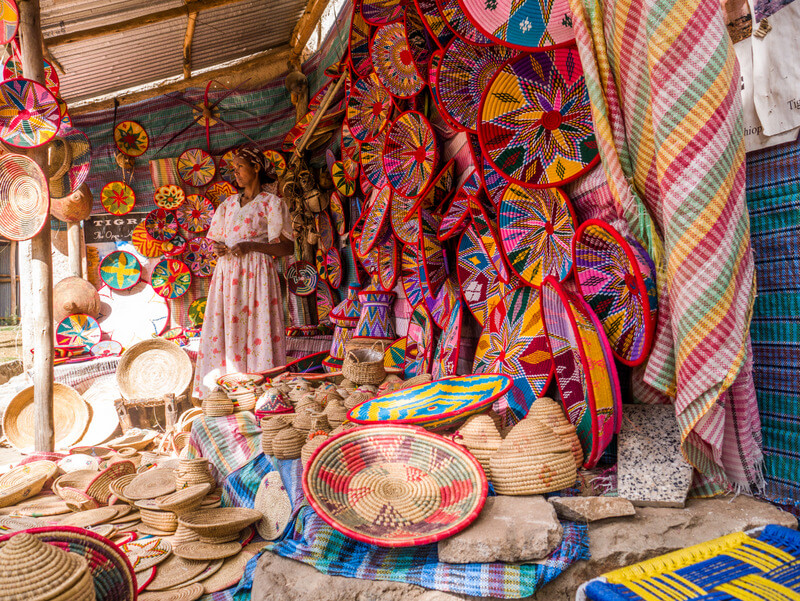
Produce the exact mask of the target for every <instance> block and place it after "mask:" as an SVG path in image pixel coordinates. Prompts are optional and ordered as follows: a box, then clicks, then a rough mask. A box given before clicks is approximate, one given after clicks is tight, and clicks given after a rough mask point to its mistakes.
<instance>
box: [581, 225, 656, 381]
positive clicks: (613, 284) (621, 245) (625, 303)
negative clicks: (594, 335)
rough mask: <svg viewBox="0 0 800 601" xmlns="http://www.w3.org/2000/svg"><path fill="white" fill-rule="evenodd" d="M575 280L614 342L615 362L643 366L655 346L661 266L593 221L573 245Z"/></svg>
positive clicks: (643, 251)
mask: <svg viewBox="0 0 800 601" xmlns="http://www.w3.org/2000/svg"><path fill="white" fill-rule="evenodd" d="M572 254H573V260H574V261H575V280H576V282H577V285H578V290H579V292H580V293H581V295H582V296H583V298H584V300H586V302H587V303H589V306H590V307H591V308H592V310H593V311H594V312H595V314H596V315H597V317H598V318H599V319H600V322H601V323H602V324H603V329H604V330H605V332H606V335H607V336H608V342H609V344H610V345H611V350H612V352H613V353H614V356H615V357H616V358H617V359H619V360H620V361H621V362H622V363H625V364H626V365H639V364H640V363H642V362H643V361H644V360H645V359H646V358H647V354H648V352H649V351H650V347H651V345H652V343H653V335H654V333H655V325H656V314H657V311H658V291H657V289H656V282H655V266H654V265H653V262H652V260H651V259H650V257H649V256H648V255H647V251H645V250H644V249H643V248H642V247H641V246H640V245H639V244H638V243H637V242H636V241H635V240H633V239H632V238H631V239H626V238H625V237H623V236H622V234H620V233H619V232H618V231H617V230H615V229H614V228H613V227H612V226H611V225H609V224H607V223H604V222H602V221H599V220H597V219H592V220H589V221H586V222H584V223H583V224H581V226H580V227H579V228H578V231H577V232H576V234H575V238H574V240H573V242H572Z"/></svg>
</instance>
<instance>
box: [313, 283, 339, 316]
mask: <svg viewBox="0 0 800 601" xmlns="http://www.w3.org/2000/svg"><path fill="white" fill-rule="evenodd" d="M335 306H336V299H335V298H334V292H333V290H332V289H331V286H330V284H328V282H326V281H324V280H322V279H318V280H317V320H318V321H319V323H324V322H326V321H329V320H330V319H329V317H328V316H329V315H330V313H331V311H333V308H334V307H335Z"/></svg>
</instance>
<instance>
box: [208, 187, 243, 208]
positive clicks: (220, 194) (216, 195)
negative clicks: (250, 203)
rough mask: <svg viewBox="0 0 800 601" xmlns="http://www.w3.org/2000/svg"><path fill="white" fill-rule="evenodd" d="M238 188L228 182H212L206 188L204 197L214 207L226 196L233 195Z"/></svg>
mask: <svg viewBox="0 0 800 601" xmlns="http://www.w3.org/2000/svg"><path fill="white" fill-rule="evenodd" d="M237 192H238V190H237V189H236V188H235V187H234V186H233V184H230V183H228V182H214V183H213V184H211V185H210V186H209V187H208V188H206V194H205V197H206V198H208V200H210V201H211V203H212V204H213V205H214V207H215V208H216V207H218V206H219V205H220V204H221V203H222V201H223V200H225V199H226V198H228V196H233V195H234V194H236V193H237Z"/></svg>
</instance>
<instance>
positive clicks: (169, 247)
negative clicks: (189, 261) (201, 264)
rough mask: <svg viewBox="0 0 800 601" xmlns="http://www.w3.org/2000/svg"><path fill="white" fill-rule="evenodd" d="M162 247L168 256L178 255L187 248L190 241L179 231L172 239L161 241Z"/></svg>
mask: <svg viewBox="0 0 800 601" xmlns="http://www.w3.org/2000/svg"><path fill="white" fill-rule="evenodd" d="M160 244H161V249H162V251H163V252H164V254H165V255H166V256H167V257H177V256H178V255H180V254H182V253H183V252H184V251H185V250H186V246H187V244H189V242H188V241H187V240H186V238H184V237H183V234H181V233H180V232H178V233H177V234H175V237H174V238H172V240H167V241H166V242H161V243H160Z"/></svg>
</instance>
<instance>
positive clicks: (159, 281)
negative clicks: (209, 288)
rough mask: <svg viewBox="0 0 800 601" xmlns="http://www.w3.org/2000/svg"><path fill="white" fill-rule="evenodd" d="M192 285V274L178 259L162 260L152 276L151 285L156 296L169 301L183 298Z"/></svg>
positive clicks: (154, 268)
mask: <svg viewBox="0 0 800 601" xmlns="http://www.w3.org/2000/svg"><path fill="white" fill-rule="evenodd" d="M191 284H192V272H191V271H189V267H188V265H186V263H184V262H183V261H179V260H178V259H162V260H161V261H159V262H158V263H157V264H156V266H155V267H153V273H152V274H151V275H150V285H151V286H152V287H153V290H155V292H156V294H158V295H159V296H163V297H164V298H168V299H176V298H180V297H182V296H183V295H184V294H186V293H187V292H188V291H189V286H191Z"/></svg>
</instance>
